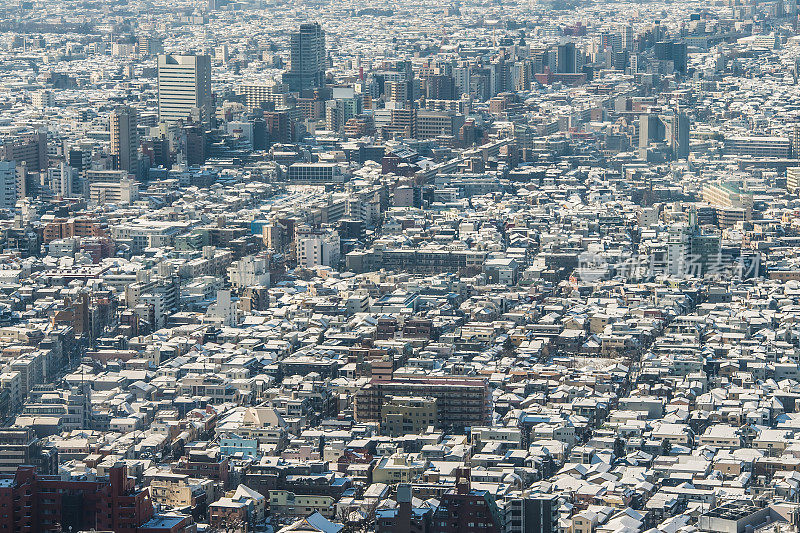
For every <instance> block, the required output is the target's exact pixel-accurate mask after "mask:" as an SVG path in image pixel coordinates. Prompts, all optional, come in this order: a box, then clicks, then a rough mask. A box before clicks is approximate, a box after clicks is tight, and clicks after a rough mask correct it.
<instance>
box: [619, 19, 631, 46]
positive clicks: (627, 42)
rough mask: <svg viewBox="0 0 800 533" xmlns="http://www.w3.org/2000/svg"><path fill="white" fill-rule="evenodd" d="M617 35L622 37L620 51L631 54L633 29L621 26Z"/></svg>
mask: <svg viewBox="0 0 800 533" xmlns="http://www.w3.org/2000/svg"><path fill="white" fill-rule="evenodd" d="M619 33H620V36H621V37H622V42H621V43H620V44H621V45H622V49H623V50H627V51H628V52H631V51H632V50H633V27H632V26H629V25H627V24H623V25H622V26H620V28H619Z"/></svg>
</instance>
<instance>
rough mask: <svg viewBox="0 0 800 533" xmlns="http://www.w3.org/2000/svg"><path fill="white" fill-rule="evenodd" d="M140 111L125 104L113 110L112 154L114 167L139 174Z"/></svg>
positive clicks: (111, 118) (111, 124)
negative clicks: (138, 129)
mask: <svg viewBox="0 0 800 533" xmlns="http://www.w3.org/2000/svg"><path fill="white" fill-rule="evenodd" d="M138 125H139V113H138V112H137V111H136V109H134V108H132V107H129V106H124V107H119V108H117V109H115V110H114V111H112V112H111V117H110V118H109V129H110V130H111V156H112V157H113V158H114V168H115V169H118V170H125V171H127V172H128V173H129V174H133V175H134V176H136V177H138V175H139V133H138V131H137V130H136V127H137V126H138Z"/></svg>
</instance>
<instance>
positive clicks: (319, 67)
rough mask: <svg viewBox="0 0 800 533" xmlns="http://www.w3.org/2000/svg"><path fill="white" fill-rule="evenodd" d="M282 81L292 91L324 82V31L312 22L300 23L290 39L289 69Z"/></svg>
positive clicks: (298, 90)
mask: <svg viewBox="0 0 800 533" xmlns="http://www.w3.org/2000/svg"><path fill="white" fill-rule="evenodd" d="M283 81H284V82H285V83H286V84H288V85H289V90H290V91H292V92H302V91H307V90H309V89H314V88H317V87H322V86H323V84H324V83H325V32H324V31H323V30H322V27H321V26H320V25H319V24H318V23H316V22H314V23H311V24H301V25H300V30H299V31H297V32H295V33H293V34H292V37H291V40H290V53H289V71H288V72H286V73H284V75H283Z"/></svg>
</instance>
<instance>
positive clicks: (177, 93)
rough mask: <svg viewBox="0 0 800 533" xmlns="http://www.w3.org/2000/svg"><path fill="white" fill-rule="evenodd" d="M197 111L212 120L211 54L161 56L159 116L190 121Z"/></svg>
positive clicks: (207, 119)
mask: <svg viewBox="0 0 800 533" xmlns="http://www.w3.org/2000/svg"><path fill="white" fill-rule="evenodd" d="M193 112H195V113H199V116H200V120H201V121H202V122H203V123H208V122H209V121H210V120H211V116H212V115H213V114H214V100H213V98H212V95H211V57H210V56H207V55H199V56H198V55H170V54H162V55H159V56H158V118H159V120H160V121H161V122H177V121H179V120H184V121H187V120H188V119H189V118H191V117H192V115H193Z"/></svg>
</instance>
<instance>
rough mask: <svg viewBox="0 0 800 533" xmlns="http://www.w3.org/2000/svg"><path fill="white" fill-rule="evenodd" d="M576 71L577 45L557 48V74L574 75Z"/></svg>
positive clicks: (571, 44)
mask: <svg viewBox="0 0 800 533" xmlns="http://www.w3.org/2000/svg"><path fill="white" fill-rule="evenodd" d="M575 71H576V51H575V43H564V44H560V45H558V48H556V72H558V73H559V74H573V73H575Z"/></svg>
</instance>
